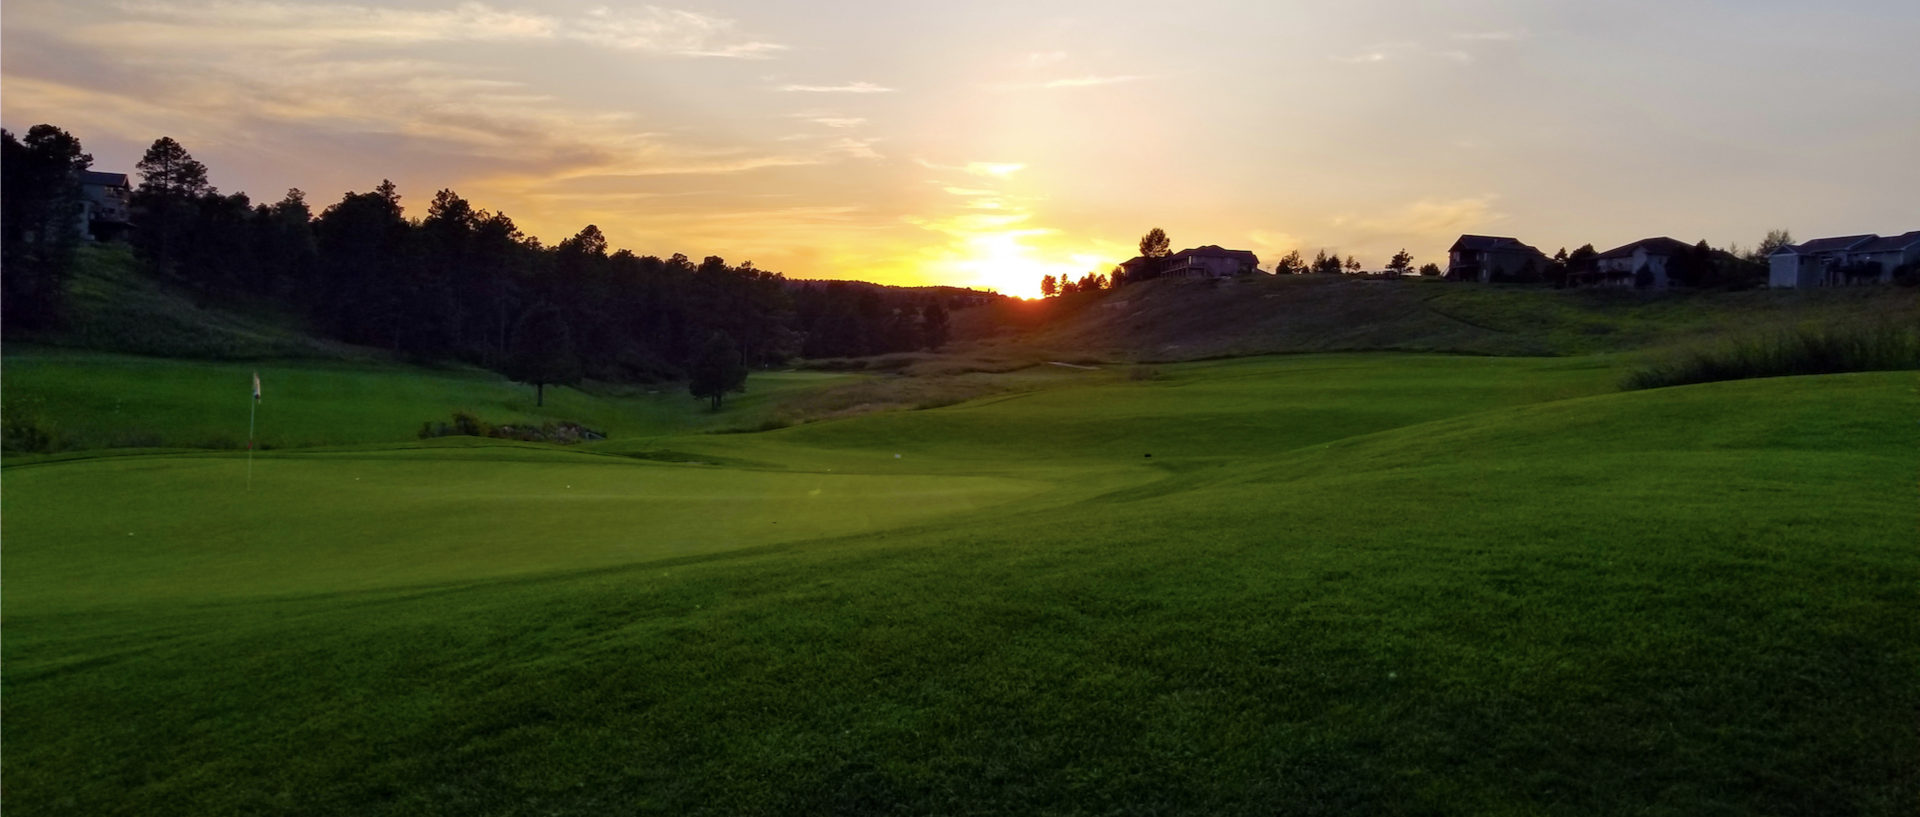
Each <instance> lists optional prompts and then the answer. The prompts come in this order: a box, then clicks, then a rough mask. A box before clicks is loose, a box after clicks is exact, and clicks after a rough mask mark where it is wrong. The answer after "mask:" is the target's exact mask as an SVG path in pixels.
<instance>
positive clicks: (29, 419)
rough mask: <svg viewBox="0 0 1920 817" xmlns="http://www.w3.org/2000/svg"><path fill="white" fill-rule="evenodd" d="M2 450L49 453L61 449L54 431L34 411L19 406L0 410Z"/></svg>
mask: <svg viewBox="0 0 1920 817" xmlns="http://www.w3.org/2000/svg"><path fill="white" fill-rule="evenodd" d="M0 450H4V451H6V452H7V453H10V454H47V453H51V452H53V451H58V450H60V446H59V443H58V440H57V438H56V437H55V436H54V434H53V432H52V431H50V430H48V429H47V428H46V427H45V426H43V425H41V423H40V418H39V417H38V416H35V415H34V413H33V412H30V411H23V410H21V409H18V408H8V409H5V410H3V411H0Z"/></svg>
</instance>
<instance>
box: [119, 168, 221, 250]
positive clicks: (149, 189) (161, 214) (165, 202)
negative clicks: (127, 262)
mask: <svg viewBox="0 0 1920 817" xmlns="http://www.w3.org/2000/svg"><path fill="white" fill-rule="evenodd" d="M133 169H134V172H136V173H138V174H140V186H139V187H136V188H134V191H133V206H134V209H135V210H136V211H138V212H137V215H136V216H135V218H136V220H137V223H138V225H139V228H138V229H137V230H135V231H134V234H133V235H134V246H135V247H136V248H137V249H138V250H139V251H140V253H141V255H142V256H144V257H145V258H146V259H147V262H148V263H149V264H151V265H152V266H153V269H154V270H155V271H157V272H159V273H161V274H173V273H174V272H176V270H175V266H176V264H177V262H178V260H179V259H178V255H179V252H180V244H181V242H182V241H185V240H187V234H188V233H189V232H190V231H191V230H192V229H193V221H194V218H195V216H196V215H197V213H196V209H197V208H196V203H197V202H198V201H199V199H200V198H201V197H202V196H210V195H212V194H213V193H215V192H216V191H215V190H214V188H213V185H212V184H209V183H208V182H207V166H206V165H204V164H201V163H200V162H199V161H197V160H195V159H194V158H193V155H192V154H190V153H188V152H187V149H186V148H185V147H182V146H181V145H180V143H179V142H176V141H174V140H173V138H172V137H170V136H162V137H160V138H159V139H155V140H154V141H153V144H152V145H151V146H149V147H148V148H147V152H146V154H145V155H143V156H141V157H140V161H139V162H137V163H135V164H134V166H133Z"/></svg>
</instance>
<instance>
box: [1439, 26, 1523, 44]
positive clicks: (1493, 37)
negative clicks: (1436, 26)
mask: <svg viewBox="0 0 1920 817" xmlns="http://www.w3.org/2000/svg"><path fill="white" fill-rule="evenodd" d="M1453 38H1454V39H1456V40H1474V41H1480V42H1501V43H1504V42H1513V41H1514V40H1524V39H1526V38H1527V30H1526V29H1524V28H1522V29H1515V30H1512V31H1463V32H1460V33H1457V34H1455V35H1453Z"/></svg>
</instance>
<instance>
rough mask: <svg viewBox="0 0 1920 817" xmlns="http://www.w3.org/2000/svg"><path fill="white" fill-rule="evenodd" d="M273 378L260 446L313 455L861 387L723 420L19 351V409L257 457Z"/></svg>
mask: <svg viewBox="0 0 1920 817" xmlns="http://www.w3.org/2000/svg"><path fill="white" fill-rule="evenodd" d="M253 372H259V373H260V379H261V383H262V386H261V392H262V398H261V404H260V410H259V416H258V418H257V419H256V420H255V422H256V424H257V428H256V433H257V439H258V442H259V444H261V445H263V446H265V447H267V448H305V447H311V446H321V445H352V444H359V443H384V442H395V441H404V440H412V439H415V438H416V437H417V436H418V433H419V431H420V425H421V424H422V423H425V422H428V421H433V422H438V423H445V422H449V421H450V420H451V417H452V413H453V412H454V411H457V410H459V411H469V412H472V413H474V414H475V415H477V416H479V417H480V418H481V419H483V420H487V421H489V422H492V423H494V424H496V425H497V424H502V423H509V422H526V421H531V422H533V423H535V424H538V423H540V422H545V421H562V420H564V421H571V422H576V423H581V424H583V425H586V426H588V427H590V428H594V429H598V430H601V431H605V432H606V433H608V434H609V435H612V436H614V437H617V438H626V439H628V440H629V441H631V440H632V439H633V438H634V437H636V436H640V437H647V436H655V435H661V434H670V433H679V432H687V431H700V430H706V429H711V428H716V427H734V426H739V425H747V424H752V423H757V422H760V421H761V420H763V419H765V418H767V417H769V416H771V412H772V411H773V408H774V407H775V406H777V405H778V404H779V402H780V401H781V400H782V399H783V398H784V397H785V396H787V395H789V394H791V393H794V392H804V391H808V390H816V389H819V388H821V387H823V386H826V385H830V384H834V383H839V382H844V381H849V380H852V379H854V378H853V377H851V376H848V375H836V374H825V373H820V372H757V373H755V374H754V376H753V379H752V383H751V384H750V391H748V392H747V393H745V394H739V395H732V396H731V397H730V398H729V402H728V405H729V411H727V412H724V413H721V414H713V413H710V412H708V411H706V410H705V408H704V404H702V403H701V402H700V401H698V400H694V399H693V398H692V397H690V396H689V395H688V394H687V393H686V387H685V386H683V385H677V384H666V385H662V386H659V387H657V388H656V389H653V390H652V393H649V391H648V390H647V389H634V388H628V389H624V390H623V392H624V393H628V394H625V396H617V397H616V396H603V395H596V394H589V393H585V392H582V391H579V390H576V389H570V388H548V389H547V394H546V405H545V406H543V407H536V406H535V405H534V390H533V388H532V387H531V386H525V385H522V384H518V383H513V382H510V381H508V380H506V379H504V378H502V377H500V376H499V375H496V374H494V373H492V372H486V371H480V370H476V369H419V368H413V367H406V366H399V365H389V366H380V365H374V364H358V365H354V364H345V363H327V362H318V361H308V360H292V361H271V360H269V361H255V362H235V363H223V362H209V361H192V360H169V359H164V358H150V357H135V356H130V355H114V354H104V353H98V352H76V351H67V350H59V349H50V348H29V349H26V350H19V349H9V350H8V352H7V356H6V365H5V393H6V405H7V410H8V411H20V412H25V413H27V414H29V415H30V416H32V417H34V418H35V420H36V422H37V423H38V424H39V425H41V426H42V427H44V428H46V429H48V430H49V431H50V432H52V433H53V434H54V435H55V436H56V437H58V438H59V439H61V440H62V441H63V442H64V443H65V444H66V446H67V447H70V448H75V449H99V448H175V447H178V448H216V449H217V448H244V447H245V445H246V439H247V422H248V411H249V410H250V409H251V408H252V406H251V405H250V403H251V402H252V401H251V400H250V399H249V395H250V394H251V393H252V388H253V381H252V373H253Z"/></svg>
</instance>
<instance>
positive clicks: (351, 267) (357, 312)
mask: <svg viewBox="0 0 1920 817" xmlns="http://www.w3.org/2000/svg"><path fill="white" fill-rule="evenodd" d="M314 237H315V240H316V242H317V244H318V246H319V263H318V267H319V269H318V275H317V277H318V278H319V280H320V281H321V282H322V286H321V287H320V289H319V291H318V292H316V293H315V297H313V298H312V299H311V300H310V301H309V302H308V303H309V304H311V306H312V308H313V309H314V311H315V316H316V317H317V318H319V319H320V320H321V321H322V323H323V324H325V325H327V326H330V327H332V329H333V331H334V333H335V334H336V336H337V337H339V338H340V339H342V340H345V341H348V342H350V343H363V344H368V345H378V346H385V347H388V348H391V349H393V350H395V351H400V350H401V348H402V347H403V345H404V343H405V339H406V335H407V330H408V329H409V326H408V323H407V320H408V310H407V303H406V297H407V295H408V294H409V293H410V292H412V291H413V290H414V288H413V287H412V286H411V277H412V275H413V271H412V270H411V269H409V268H408V266H407V264H408V262H409V261H410V260H412V258H413V254H412V251H411V249H410V247H409V246H408V245H409V244H410V243H411V242H412V238H413V235H412V228H411V226H410V225H408V224H407V221H406V219H405V218H404V217H403V215H402V211H401V209H400V196H399V194H398V193H397V192H395V190H394V189H393V185H392V183H391V182H382V183H381V185H380V187H378V188H375V190H374V192H372V193H348V194H346V195H345V196H343V197H342V198H341V199H340V201H339V202H336V203H335V204H333V205H332V206H330V207H328V208H327V209H326V211H325V212H323V213H321V214H320V218H319V220H318V221H316V222H315V223H314Z"/></svg>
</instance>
